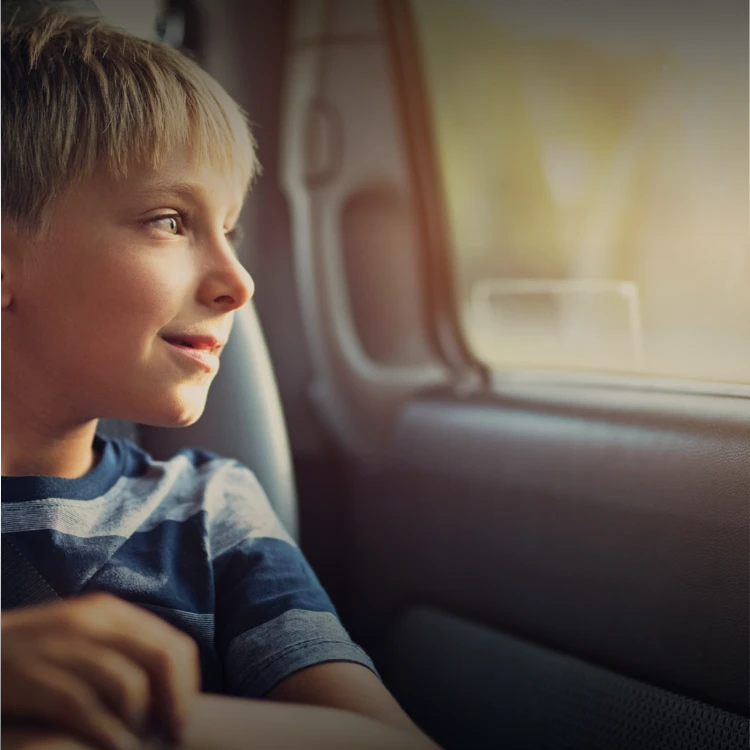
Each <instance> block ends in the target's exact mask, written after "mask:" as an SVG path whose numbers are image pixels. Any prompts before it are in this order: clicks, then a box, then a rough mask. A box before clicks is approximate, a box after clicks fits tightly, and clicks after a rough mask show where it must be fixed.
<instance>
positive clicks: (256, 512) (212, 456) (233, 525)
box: [107, 438, 292, 546]
mask: <svg viewBox="0 0 750 750" xmlns="http://www.w3.org/2000/svg"><path fill="white" fill-rule="evenodd" d="M107 441H108V444H107V447H108V448H110V447H111V450H112V452H114V453H119V454H120V455H119V456H118V458H117V460H118V463H119V464H120V466H121V467H122V470H121V474H120V476H121V480H120V493H124V494H126V495H128V496H129V497H131V498H132V499H133V500H135V498H136V497H139V498H141V501H142V500H144V499H146V498H148V502H149V503H150V504H153V505H155V506H156V505H159V506H161V510H160V511H159V513H157V515H158V514H163V513H167V514H169V515H170V516H171V515H173V514H174V513H177V514H178V515H180V516H182V515H185V514H188V515H191V514H193V513H195V512H198V511H203V512H205V514H206V515H207V517H208V521H209V525H208V528H209V532H212V533H213V534H215V535H216V536H218V537H221V539H222V541H223V543H224V544H226V543H227V541H228V539H227V537H231V538H232V539H233V540H235V538H237V539H239V538H240V537H241V535H242V534H247V533H251V534H252V535H255V534H258V533H262V534H263V535H265V536H270V537H275V538H277V539H282V540H284V541H288V542H292V539H291V537H290V535H289V534H288V533H287V531H286V529H284V527H283V525H282V524H281V522H280V520H279V519H278V517H277V515H276V513H275V511H274V510H273V508H272V506H271V504H270V502H269V500H268V498H267V496H266V493H265V491H264V490H263V488H262V487H261V485H260V483H259V482H258V480H257V478H256V476H255V474H254V473H253V472H252V471H251V470H250V469H249V468H248V467H247V466H245V465H244V464H242V463H240V462H239V461H237V460H236V459H233V458H228V457H225V456H221V455H219V454H218V453H215V452H213V451H210V450H207V449H205V448H201V447H186V448H183V449H182V450H180V451H179V452H178V453H176V454H175V455H173V456H171V457H170V458H168V459H164V460H160V459H155V458H154V457H153V456H151V455H150V454H149V453H148V452H147V451H146V450H144V449H143V448H142V447H140V446H138V445H137V444H135V443H134V442H133V441H131V440H126V439H122V438H109V439H107ZM154 510H155V509H154ZM224 544H222V545H221V546H224Z"/></svg>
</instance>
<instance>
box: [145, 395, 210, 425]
mask: <svg viewBox="0 0 750 750" xmlns="http://www.w3.org/2000/svg"><path fill="white" fill-rule="evenodd" d="M207 395H208V393H207V391H205V390H204V391H203V393H201V394H191V397H187V396H185V395H182V396H181V397H174V396H173V397H172V398H169V397H167V396H165V397H164V399H163V400H162V401H161V402H160V403H158V405H157V404H154V408H153V409H150V410H149V412H150V413H149V414H148V415H147V418H145V419H139V420H137V421H138V422H140V423H141V424H148V425H151V426H153V427H189V426H190V425H192V424H195V423H196V422H197V421H198V420H199V419H200V418H201V416H202V414H203V412H204V410H205V408H206V397H207ZM144 416H146V415H144Z"/></svg>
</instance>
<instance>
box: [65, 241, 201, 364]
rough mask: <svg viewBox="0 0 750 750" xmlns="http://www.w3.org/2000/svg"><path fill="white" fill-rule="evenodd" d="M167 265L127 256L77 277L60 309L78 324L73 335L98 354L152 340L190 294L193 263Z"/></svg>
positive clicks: (94, 265) (177, 313) (179, 310)
mask: <svg viewBox="0 0 750 750" xmlns="http://www.w3.org/2000/svg"><path fill="white" fill-rule="evenodd" d="M167 261H168V259H162V258H136V259H133V258H132V257H130V258H129V257H128V256H127V255H124V257H122V258H120V259H118V262H112V261H110V262H108V263H95V264H91V266H90V267H89V268H87V269H85V270H84V271H82V272H81V273H77V274H75V276H74V278H72V279H69V281H70V283H69V284H66V285H65V287H66V290H65V292H64V293H62V294H61V295H59V296H58V298H57V305H56V307H58V308H59V313H60V315H62V316H64V317H65V318H66V319H67V320H68V321H69V322H70V323H71V324H72V325H73V326H75V330H74V331H73V332H71V331H70V330H69V333H72V334H73V336H76V337H78V338H80V339H82V340H85V341H87V342H88V347H91V348H93V349H94V350H97V351H103V350H107V351H109V350H110V349H111V348H112V347H113V346H118V347H119V348H120V350H130V349H131V348H132V347H138V346H140V345H142V344H143V343H147V342H148V341H150V340H152V339H153V336H154V335H155V334H156V332H157V331H158V330H160V329H161V328H163V327H164V326H165V325H167V324H168V323H169V322H170V321H171V320H173V319H174V318H175V317H177V316H179V314H180V312H181V310H182V309H183V308H184V306H185V304H186V301H187V300H188V298H189V295H190V267H189V264H175V263H169V262H167ZM114 342H116V344H115V343H114ZM88 347H87V348H88Z"/></svg>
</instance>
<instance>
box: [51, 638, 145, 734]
mask: <svg viewBox="0 0 750 750" xmlns="http://www.w3.org/2000/svg"><path fill="white" fill-rule="evenodd" d="M48 658H49V660H50V662H51V663H53V664H56V665H57V666H58V667H60V668H62V669H65V670H68V671H70V672H72V673H73V674H75V675H76V676H77V677H78V678H79V679H80V680H82V681H83V682H85V683H86V684H88V685H90V686H91V687H93V688H94V690H95V691H96V693H97V695H98V696H99V700H100V701H101V702H102V703H103V704H104V705H105V706H106V707H107V708H109V709H111V710H112V711H113V712H114V713H116V714H117V715H118V716H119V717H120V718H121V719H122V720H123V721H125V722H126V723H127V724H128V726H129V727H130V728H131V729H132V730H133V731H134V732H136V733H138V734H141V733H143V732H145V731H146V730H147V729H148V728H149V717H150V711H151V685H150V682H149V676H148V674H147V673H146V672H145V670H144V669H142V668H141V667H140V666H139V665H137V664H136V663H134V662H133V661H132V660H131V659H129V658H127V657H126V656H124V655H123V654H121V653H119V652H118V651H116V650H114V649H111V648H106V647H102V646H99V645H97V644H92V643H86V642H84V641H81V642H80V643H78V644H75V645H73V646H71V645H70V644H68V645H66V646H65V647H63V646H62V644H59V642H58V643H55V642H54V641H52V642H50V648H49V654H48Z"/></svg>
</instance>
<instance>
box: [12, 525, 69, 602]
mask: <svg viewBox="0 0 750 750" xmlns="http://www.w3.org/2000/svg"><path fill="white" fill-rule="evenodd" d="M0 570H1V572H2V587H0V593H1V594H2V596H1V597H0V598H1V599H2V611H3V612H5V610H6V609H16V608H17V607H28V606H30V605H32V604H47V603H49V602H54V601H58V600H59V599H61V598H62V597H61V596H60V595H59V594H58V593H57V591H55V590H54V589H53V588H52V586H50V585H49V583H47V581H45V580H44V578H42V575H41V573H39V571H38V570H37V569H36V568H35V567H34V566H33V565H32V564H31V563H30V562H29V561H28V560H27V559H26V558H25V557H24V556H23V555H22V554H21V553H20V552H19V551H18V550H17V549H16V547H15V545H14V544H13V543H12V542H10V541H9V540H7V539H3V540H2V544H1V545H0Z"/></svg>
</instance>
